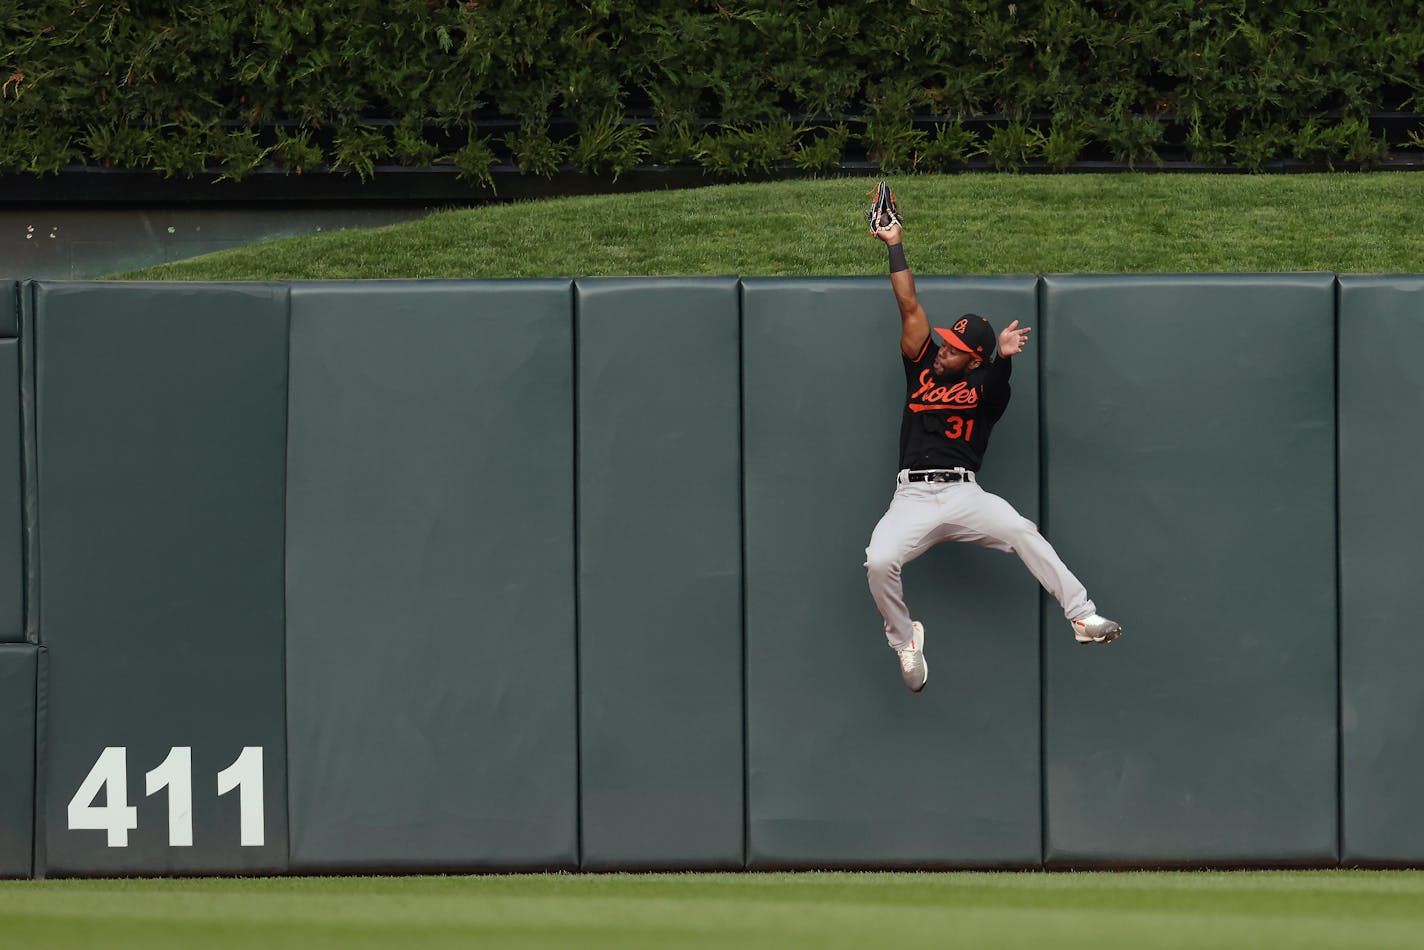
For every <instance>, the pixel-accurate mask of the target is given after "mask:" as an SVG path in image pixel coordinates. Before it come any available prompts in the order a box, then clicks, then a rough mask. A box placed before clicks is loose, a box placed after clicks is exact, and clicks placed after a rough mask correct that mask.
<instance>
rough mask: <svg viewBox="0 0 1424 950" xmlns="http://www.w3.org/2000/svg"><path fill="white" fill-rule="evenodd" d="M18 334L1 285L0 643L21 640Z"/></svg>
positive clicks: (8, 293) (9, 287) (10, 294)
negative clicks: (16, 337) (16, 334)
mask: <svg viewBox="0 0 1424 950" xmlns="http://www.w3.org/2000/svg"><path fill="white" fill-rule="evenodd" d="M17 329H18V323H17V318H16V307H15V285H14V284H13V283H12V282H10V281H0V642H4V641H21V640H24V639H25V617H24V606H25V597H24V590H25V583H24V578H25V559H24V553H23V552H24V540H23V533H22V524H23V521H22V516H21V512H22V511H23V510H24V498H23V495H22V489H21V485H22V480H21V477H20V472H21V457H20V341H19V340H17V339H15V333H16V331H17Z"/></svg>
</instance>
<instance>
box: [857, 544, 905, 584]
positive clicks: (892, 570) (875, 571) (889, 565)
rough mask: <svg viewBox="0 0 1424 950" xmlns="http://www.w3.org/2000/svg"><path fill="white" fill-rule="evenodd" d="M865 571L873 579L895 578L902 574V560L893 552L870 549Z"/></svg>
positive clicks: (866, 554) (867, 553)
mask: <svg viewBox="0 0 1424 950" xmlns="http://www.w3.org/2000/svg"><path fill="white" fill-rule="evenodd" d="M865 570H866V573H868V574H869V575H870V576H871V577H872V578H888V577H895V576H897V575H898V574H899V573H900V559H899V558H898V557H896V556H895V553H894V552H893V551H877V550H875V549H874V548H870V549H867V550H866V552H865Z"/></svg>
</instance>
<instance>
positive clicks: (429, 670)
mask: <svg viewBox="0 0 1424 950" xmlns="http://www.w3.org/2000/svg"><path fill="white" fill-rule="evenodd" d="M572 299H573V297H572V288H571V283H570V282H569V281H486V282H478V281H464V282H461V281H448V282H421V283H418V284H415V283H411V282H405V281H401V282H362V283H359V284H355V283H353V284H321V283H314V284H301V285H297V286H295V287H294V288H293V291H292V350H291V357H292V371H291V387H292V388H291V425H290V435H289V472H288V487H289V495H288V557H287V622H288V639H287V695H288V710H289V723H288V728H289V741H290V747H291V764H290V768H291V802H290V807H291V827H292V839H291V860H292V866H293V868H294V869H297V870H301V871H324V870H341V871H345V870H356V869H369V870H379V869H390V868H400V869H428V870H447V869H449V870H453V869H484V868H488V869H515V868H568V867H574V866H575V865H576V864H577V860H578V857H577V811H578V805H577V771H576V761H577V722H576V714H577V710H576V692H575V691H576V677H575V665H574V655H575V639H574V514H573V504H574V480H573V470H574V468H573V464H574V460H573V444H574V425H575V416H574V400H573V340H572V308H573V304H572Z"/></svg>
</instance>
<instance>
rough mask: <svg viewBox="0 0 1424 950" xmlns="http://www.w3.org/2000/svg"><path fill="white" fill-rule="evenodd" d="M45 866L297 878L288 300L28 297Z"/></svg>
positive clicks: (256, 295) (257, 296)
mask: <svg viewBox="0 0 1424 950" xmlns="http://www.w3.org/2000/svg"><path fill="white" fill-rule="evenodd" d="M28 289H29V290H30V291H32V293H33V300H32V307H33V315H34V321H33V323H27V326H34V327H35V330H36V339H35V346H36V377H35V379H36V385H37V433H38V459H37V463H38V471H39V481H38V486H37V488H38V506H39V507H38V525H39V543H38V547H39V575H40V602H39V617H40V623H41V638H42V640H43V643H44V645H45V647H46V649H47V650H48V654H49V682H48V690H49V697H50V704H49V716H48V735H47V740H46V746H47V750H48V752H47V760H46V763H45V764H46V774H45V777H44V779H43V780H42V781H43V785H42V787H43V789H44V798H43V802H42V807H43V811H44V822H43V826H44V831H45V834H44V837H43V839H42V841H41V847H40V851H39V858H38V859H37V861H38V864H39V866H38V867H37V868H36V872H37V873H48V874H51V875H69V874H147V873H198V872H251V873H257V872H276V871H282V870H284V869H285V867H286V853H287V849H286V838H287V833H286V808H285V799H286V781H285V765H286V759H287V755H286V748H285V743H284V726H283V690H282V640H283V631H282V559H283V530H282V521H283V507H284V506H283V498H284V488H283V461H284V452H285V434H286V377H287V289H286V288H285V287H282V286H277V285H269V284H240V285H239V284H227V285H205V284H185V285H174V284H126V285H121V284H84V283H74V284H46V283H40V284H32V285H28Z"/></svg>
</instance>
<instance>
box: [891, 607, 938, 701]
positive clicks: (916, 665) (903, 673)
mask: <svg viewBox="0 0 1424 950" xmlns="http://www.w3.org/2000/svg"><path fill="white" fill-rule="evenodd" d="M914 628H915V638H914V640H913V641H911V643H910V645H909V646H908V647H906V648H905V649H903V650H896V651H895V652H896V653H898V654H899V655H900V678H901V679H902V680H904V681H905V685H906V686H908V687H909V688H910V692H912V693H918V692H919V691H920V690H922V689H924V688H925V682H926V681H927V680H928V679H929V678H930V667H929V664H928V663H926V662H925V627H924V624H922V623H920V622H919V621H918V620H916V621H915V622H914Z"/></svg>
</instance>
